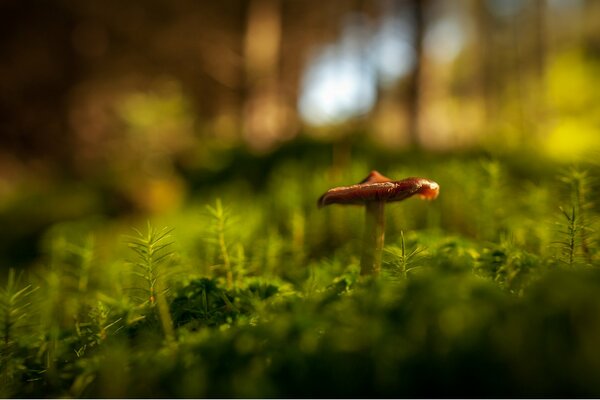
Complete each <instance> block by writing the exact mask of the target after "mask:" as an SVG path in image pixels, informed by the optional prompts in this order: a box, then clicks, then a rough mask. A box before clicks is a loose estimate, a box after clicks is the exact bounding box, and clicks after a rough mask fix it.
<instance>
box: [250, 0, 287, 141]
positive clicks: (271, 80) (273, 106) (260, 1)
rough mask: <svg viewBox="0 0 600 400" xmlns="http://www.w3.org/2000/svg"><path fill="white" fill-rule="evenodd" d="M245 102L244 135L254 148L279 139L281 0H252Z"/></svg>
mask: <svg viewBox="0 0 600 400" xmlns="http://www.w3.org/2000/svg"><path fill="white" fill-rule="evenodd" d="M244 54H245V60H246V63H245V78H246V79H245V86H246V94H247V98H246V104H244V112H243V133H244V138H245V140H246V141H247V143H248V144H249V145H250V147H251V148H254V149H255V150H266V149H269V148H270V147H271V146H273V145H274V144H275V143H276V142H277V141H278V140H279V139H280V135H281V131H282V129H283V123H284V116H283V115H282V114H283V107H282V104H281V101H282V100H281V96H280V90H279V83H280V82H279V66H280V60H281V4H280V0H252V1H251V2H250V3H249V7H248V20H247V25H246V34H245V38H244Z"/></svg>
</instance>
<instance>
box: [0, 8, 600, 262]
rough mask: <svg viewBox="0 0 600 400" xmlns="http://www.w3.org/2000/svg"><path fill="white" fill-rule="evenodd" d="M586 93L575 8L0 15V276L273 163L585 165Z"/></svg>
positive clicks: (590, 73) (584, 54) (592, 59)
mask: <svg viewBox="0 0 600 400" xmlns="http://www.w3.org/2000/svg"><path fill="white" fill-rule="evenodd" d="M598 88H600V2H598V1H593V0H523V1H519V0H480V1H478V0H352V1H351V0H327V1H313V0H220V1H197V0H153V1H147V0H144V1H141V0H131V1H127V2H122V1H115V0H104V1H78V0H53V1H35V0H15V1H10V0H9V1H2V2H0V223H1V226H2V227H3V229H2V230H1V231H2V232H0V254H1V255H2V256H1V257H2V260H0V261H1V262H2V265H3V266H4V267H5V268H6V267H7V266H9V265H10V266H19V265H25V264H27V263H29V262H31V261H32V260H33V259H35V257H36V256H37V255H36V252H37V251H38V250H37V249H38V248H39V246H38V240H39V237H40V235H41V234H42V232H44V230H45V229H47V228H48V227H49V226H51V225H52V224H53V223H55V222H57V221H61V220H67V219H75V218H80V217H82V216H87V215H92V214H98V215H102V216H109V217H112V216H123V215H143V216H147V215H152V214H156V213H164V212H168V211H169V210H174V209H177V208H178V207H181V206H182V204H184V203H185V202H186V201H187V200H188V199H190V198H192V197H193V196H194V194H195V193H199V192H202V190H203V189H204V188H206V187H208V186H210V185H214V184H215V183H216V182H224V181H227V180H228V179H230V178H232V177H242V178H245V179H246V180H247V182H249V184H250V185H254V186H256V187H259V186H260V182H261V179H262V178H263V177H264V176H266V175H267V174H268V171H269V168H270V166H271V165H273V164H274V163H275V161H274V160H279V159H285V158H289V157H296V158H297V159H299V160H303V162H306V163H312V162H313V160H317V159H324V160H326V162H325V163H324V164H326V165H328V166H332V167H333V168H334V169H335V168H338V169H340V168H344V167H345V166H347V165H348V164H349V163H350V162H351V158H352V157H356V156H357V155H360V154H363V153H364V154H371V155H375V156H374V157H373V159H375V160H376V159H377V157H381V155H382V154H385V155H387V157H390V158H395V159H396V160H398V159H400V160H401V157H402V154H421V153H425V152H427V153H429V152H434V153H435V154H450V153H452V154H458V153H468V152H484V153H487V154H495V155H501V154H504V155H508V156H509V157H511V156H512V155H513V154H515V155H517V154H521V155H522V156H523V157H524V159H525V160H528V157H529V156H530V155H531V154H534V153H535V154H537V155H540V156H543V157H548V158H550V159H553V160H555V161H558V162H565V163H571V162H576V161H578V160H585V159H589V158H590V157H593V156H594V155H597V154H598V146H599V145H600V135H599V134H598V132H599V131H600V90H598ZM319 157H322V158H319ZM374 164H376V163H374ZM371 167H372V168H375V167H377V166H376V165H373V166H369V167H368V168H371ZM367 172H368V171H365V172H364V173H365V174H366V173H367ZM382 172H384V173H385V171H382ZM398 178H400V177H398ZM325 188H326V187H323V188H321V189H319V190H322V189H325ZM315 200H316V199H315Z"/></svg>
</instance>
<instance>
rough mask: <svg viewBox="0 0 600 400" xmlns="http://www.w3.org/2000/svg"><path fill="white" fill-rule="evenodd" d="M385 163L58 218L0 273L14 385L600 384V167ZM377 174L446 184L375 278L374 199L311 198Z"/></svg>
mask: <svg viewBox="0 0 600 400" xmlns="http://www.w3.org/2000/svg"><path fill="white" fill-rule="evenodd" d="M378 162H379V163H381V162H382V161H381V160H378V159H371V158H364V159H354V160H352V162H349V163H347V164H346V165H343V166H334V168H331V167H327V166H326V165H324V163H320V162H314V163H307V162H304V161H302V160H300V159H293V158H284V159H281V160H276V162H273V164H272V165H270V166H269V168H263V169H262V170H263V171H264V174H263V175H262V176H260V180H257V179H255V180H253V178H252V177H250V176H244V174H243V173H240V174H238V175H236V176H231V177H230V178H228V179H218V180H216V179H215V180H213V181H212V182H211V183H210V185H206V186H202V187H199V188H198V189H197V190H195V192H194V195H193V196H190V198H189V199H188V201H187V202H186V203H185V206H183V207H181V208H177V209H176V210H174V211H170V212H166V213H160V214H156V215H153V216H150V217H148V216H128V217H121V218H109V217H106V216H102V214H99V215H98V216H92V217H86V218H77V219H71V220H68V221H62V222H58V223H55V224H53V225H51V226H49V227H47V228H46V229H45V230H44V234H43V237H42V239H41V240H40V242H39V243H40V244H39V248H40V249H41V254H42V256H41V257H40V258H39V259H38V260H37V261H36V263H35V265H33V266H31V267H30V268H29V269H27V271H25V272H23V273H17V272H10V273H6V274H5V279H3V284H2V291H1V292H0V301H1V303H0V305H1V308H0V319H1V321H0V328H1V329H0V339H1V342H0V350H1V353H0V354H1V361H2V362H1V364H0V379H1V384H0V395H2V396H6V397H13V396H14V397H31V396H35V397H63V396H66V397H314V396H317V397H370V396H375V397H407V396H408V397H424V396H443V397H454V396H481V397H490V396H509V397H510V396H519V397H524V396H527V397H529V396H598V395H600V295H599V294H600V269H599V268H598V267H600V262H599V254H598V247H597V229H596V228H597V225H598V220H597V216H598V210H599V209H598V204H595V203H594V200H595V199H596V198H597V194H598V187H597V186H596V181H595V177H596V176H597V172H598V167H597V165H594V164H585V163H584V164H581V165H579V166H578V167H577V168H573V167H565V166H560V165H556V164H553V163H549V162H547V163H542V162H539V163H538V162H532V160H531V159H529V160H528V159H527V158H508V157H507V158H502V157H500V158H497V159H493V160H491V159H489V158H487V157H483V156H481V157H480V156H477V157H473V156H465V157H441V156H440V157H435V156H428V157H426V158H424V157H413V158H407V157H404V158H402V160H399V159H397V160H393V159H392V160H391V161H390V160H388V161H386V162H385V165H384V166H383V168H382V167H381V166H380V165H374V164H377V163H378ZM373 168H378V169H380V170H381V172H383V173H385V174H386V175H388V176H390V177H393V178H398V179H400V178H404V177H407V176H424V177H427V178H431V179H434V180H435V181H437V182H438V183H439V184H440V187H441V189H440V196H439V198H438V199H437V200H435V201H433V202H430V203H427V202H420V201H416V200H407V201H405V202H402V203H399V204H393V205H392V204H390V205H389V206H388V209H387V212H386V218H387V227H386V246H385V248H384V255H383V271H382V274H381V276H379V277H378V278H376V279H375V278H371V277H361V276H360V275H359V270H360V267H359V262H360V252H361V243H362V242H361V238H362V224H363V218H364V215H363V210H362V209H361V208H356V207H351V206H349V207H328V208H325V209H322V210H319V209H318V208H317V207H316V200H317V198H318V197H319V196H320V195H321V194H322V193H323V192H324V191H325V190H327V189H328V188H330V187H333V186H337V185H343V184H351V183H355V182H358V181H359V180H360V179H362V178H364V176H365V175H366V174H367V173H368V172H369V171H370V170H371V169H373ZM248 174H252V170H248ZM146 220H149V221H150V222H149V223H147V222H146ZM132 227H134V228H136V229H137V230H136V229H132ZM163 227H165V228H164V229H163ZM4 229H5V230H7V229H10V226H5V227H4ZM4 267H5V268H6V270H7V271H8V267H10V265H6V266H4Z"/></svg>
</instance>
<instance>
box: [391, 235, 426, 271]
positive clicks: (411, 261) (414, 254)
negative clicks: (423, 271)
mask: <svg viewBox="0 0 600 400" xmlns="http://www.w3.org/2000/svg"><path fill="white" fill-rule="evenodd" d="M386 251H387V252H388V253H390V254H391V255H392V256H393V257H394V259H393V260H392V262H391V264H392V268H391V271H390V272H391V273H392V275H394V276H399V277H401V278H403V279H406V278H407V277H408V273H409V272H411V271H414V270H416V269H418V268H421V266H420V265H416V264H417V262H418V261H419V259H420V258H422V256H421V254H422V253H423V252H424V251H425V249H424V248H421V247H415V248H413V249H412V250H408V251H407V249H406V243H405V240H404V231H400V248H398V247H395V246H391V247H390V248H387V249H386Z"/></svg>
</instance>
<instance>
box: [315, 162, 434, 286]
mask: <svg viewBox="0 0 600 400" xmlns="http://www.w3.org/2000/svg"><path fill="white" fill-rule="evenodd" d="M439 191H440V186H439V185H438V184H437V183H436V182H434V181H432V180H430V179H426V178H406V179H402V180H400V181H393V180H391V179H390V178H387V177H385V176H383V175H381V174H380V173H379V172H377V171H371V173H370V174H369V175H368V176H367V177H366V178H365V179H364V180H363V181H361V182H360V183H358V184H356V185H351V186H341V187H336V188H333V189H329V190H328V191H327V192H325V194H323V195H322V196H321V197H320V198H319V201H318V206H319V208H321V207H325V206H328V205H330V204H354V205H364V206H365V231H364V239H363V253H362V257H361V260H360V274H361V275H378V274H379V272H380V270H381V252H382V249H383V241H384V234H385V218H384V205H385V203H386V202H392V201H402V200H404V199H407V198H409V197H412V196H414V195H417V196H419V197H420V198H422V199H435V198H436V197H437V196H438V194H439Z"/></svg>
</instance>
